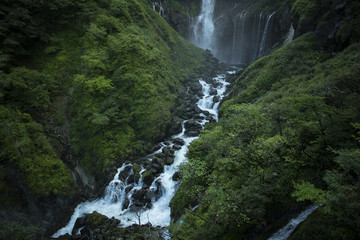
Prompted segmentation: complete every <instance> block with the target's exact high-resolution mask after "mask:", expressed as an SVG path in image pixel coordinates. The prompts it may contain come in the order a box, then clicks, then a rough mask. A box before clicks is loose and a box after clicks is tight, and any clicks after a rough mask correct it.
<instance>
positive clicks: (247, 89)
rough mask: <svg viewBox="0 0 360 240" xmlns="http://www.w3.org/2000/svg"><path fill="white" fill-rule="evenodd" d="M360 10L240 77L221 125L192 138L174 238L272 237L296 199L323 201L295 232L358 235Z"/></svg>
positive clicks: (351, 9) (350, 9)
mask: <svg viewBox="0 0 360 240" xmlns="http://www.w3.org/2000/svg"><path fill="white" fill-rule="evenodd" d="M300 2H305V1H292V4H293V5H292V6H293V7H292V11H293V14H294V15H295V16H296V15H297V14H299V15H298V18H297V19H303V18H305V17H306V16H305V15H304V14H305V13H306V12H304V11H305V9H303V8H301V10H304V11H300V10H299V8H298V7H299V6H300ZM306 2H311V3H313V4H315V5H319V4H320V5H321V4H323V2H318V1H316V3H315V1H314V2H313V1H306ZM327 4H328V7H327V9H329V11H330V13H331V14H333V13H332V12H331V11H334V9H335V6H336V4H335V3H334V5H331V4H330V3H328V2H327ZM358 11H359V6H358V4H357V2H356V1H349V2H348V5H347V8H346V12H345V15H347V16H348V17H347V18H343V19H342V20H341V26H340V27H339V29H338V31H337V32H336V35H335V36H334V39H332V44H330V45H329V44H328V43H326V44H324V42H323V41H319V39H320V40H321V38H320V37H319V31H317V34H318V35H315V33H312V32H311V33H307V34H304V35H302V36H301V37H299V38H297V39H295V40H294V41H293V42H291V43H290V44H288V45H286V46H283V47H282V48H280V49H278V50H276V51H274V52H273V53H272V54H271V55H270V56H266V57H263V58H261V59H259V60H258V61H256V62H255V63H253V64H252V65H250V66H249V67H248V68H247V69H246V70H245V71H244V72H243V73H242V74H241V75H240V76H239V77H238V78H237V80H236V82H235V83H234V86H233V89H232V92H231V93H230V96H229V97H228V101H226V102H225V103H224V104H223V105H222V107H221V109H220V111H221V118H220V121H219V123H218V124H217V125H209V126H208V127H207V129H206V130H205V131H203V133H202V135H201V137H200V138H199V139H198V140H196V141H195V142H194V143H193V144H192V145H191V146H190V151H189V154H188V157H189V162H188V164H186V165H184V166H183V168H182V185H181V187H180V188H179V190H178V192H177V193H176V195H175V197H174V199H173V200H172V203H171V206H172V215H173V217H174V218H175V223H174V224H173V226H172V233H173V239H205V238H206V239H248V238H250V239H256V238H260V239H261V238H265V237H268V236H269V234H270V233H271V232H272V231H274V230H275V229H276V228H279V227H280V226H281V225H282V224H284V223H286V218H289V216H290V215H291V214H289V213H291V211H292V210H291V209H292V208H293V206H300V204H297V203H296V201H301V202H302V201H306V202H305V204H310V202H315V203H317V204H320V203H321V204H323V205H322V207H321V208H320V209H319V211H318V212H317V213H316V215H314V216H312V217H311V218H310V220H309V222H308V223H307V222H306V223H305V224H304V225H302V226H301V228H300V230H299V231H298V232H296V233H295V235H294V236H293V238H294V239H357V238H359V236H360V232H359V225H358V224H359V222H360V219H359V212H360V208H359V199H360V196H359V192H360V191H359V190H360V185H359V174H360V172H359V170H360V169H359V161H360V156H359V146H360V143H359V129H360V128H359V127H360V126H359V119H360V109H359V104H358V103H359V101H360V97H359V86H360V81H359V76H360V75H359V73H360V72H359V69H360V65H359V62H360V45H359V37H358V34H359V32H358V30H357V29H356V27H355V25H354V24H355V23H356V21H358V17H359V14H358ZM327 13H328V12H327ZM306 14H307V13H306ZM334 15H336V14H335V13H334ZM312 16H313V15H312ZM317 17H318V18H322V19H327V17H328V16H322V15H321V14H320V15H318V16H317ZM330 19H332V18H330ZM300 21H303V20H300ZM302 24H304V22H302ZM315 24H316V23H315ZM318 24H319V25H317V26H320V27H319V28H318V29H320V28H321V26H322V24H324V23H320V21H319V23H318ZM310 28H312V27H310ZM345 29H346V34H345V32H344V30H345ZM318 37H319V38H318ZM343 37H344V38H343ZM344 46H346V48H345V49H341V51H340V52H332V50H333V49H338V48H342V47H344ZM329 49H331V50H329ZM195 206H197V208H194V207H195ZM209 233H211V234H209Z"/></svg>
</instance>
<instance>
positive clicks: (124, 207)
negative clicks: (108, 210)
mask: <svg viewBox="0 0 360 240" xmlns="http://www.w3.org/2000/svg"><path fill="white" fill-rule="evenodd" d="M129 204H130V201H129V199H128V198H125V199H124V201H123V206H122V209H121V210H125V209H127V208H128V207H129Z"/></svg>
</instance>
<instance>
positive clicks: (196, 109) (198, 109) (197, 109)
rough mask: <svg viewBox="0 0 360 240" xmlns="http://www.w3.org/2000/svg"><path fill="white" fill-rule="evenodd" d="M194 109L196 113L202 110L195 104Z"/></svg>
mask: <svg viewBox="0 0 360 240" xmlns="http://www.w3.org/2000/svg"><path fill="white" fill-rule="evenodd" d="M194 111H195V112H196V113H202V110H201V109H200V108H199V107H198V106H197V105H196V106H195V108H194Z"/></svg>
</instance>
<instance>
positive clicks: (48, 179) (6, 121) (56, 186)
mask: <svg viewBox="0 0 360 240" xmlns="http://www.w3.org/2000/svg"><path fill="white" fill-rule="evenodd" d="M0 112H1V116H2V117H1V129H0V134H1V142H0V144H1V146H2V147H3V151H2V153H1V162H2V164H5V163H9V162H11V163H15V164H16V166H17V167H18V169H19V171H20V174H21V176H22V178H23V181H24V182H25V183H26V184H27V185H28V186H29V187H30V189H31V191H32V193H33V194H34V195H36V196H38V197H40V196H47V195H49V194H55V195H59V194H68V193H69V192H70V191H71V185H72V179H71V177H70V174H69V172H68V170H67V168H66V167H65V165H64V163H63V162H62V161H61V160H60V159H59V158H58V157H57V156H56V154H55V153H54V151H53V149H52V147H51V145H50V143H49V140H48V139H47V137H46V136H45V134H44V133H43V128H42V126H41V125H40V124H38V123H36V122H34V121H33V120H32V118H31V117H30V115H29V114H25V113H21V112H20V111H18V110H16V111H14V110H10V109H8V108H5V107H3V106H1V107H0Z"/></svg>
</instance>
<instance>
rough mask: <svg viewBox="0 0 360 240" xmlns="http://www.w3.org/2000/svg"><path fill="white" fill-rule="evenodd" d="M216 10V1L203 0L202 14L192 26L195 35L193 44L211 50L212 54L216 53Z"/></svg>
mask: <svg viewBox="0 0 360 240" xmlns="http://www.w3.org/2000/svg"><path fill="white" fill-rule="evenodd" d="M214 8H215V0H203V1H202V4H201V13H200V15H199V16H198V17H197V18H196V20H195V23H194V24H193V26H192V28H193V33H194V39H193V43H194V44H195V45H196V46H198V47H201V48H203V49H209V50H211V51H212V52H214V51H215V42H214V32H215V25H214V21H213V14H214Z"/></svg>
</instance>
